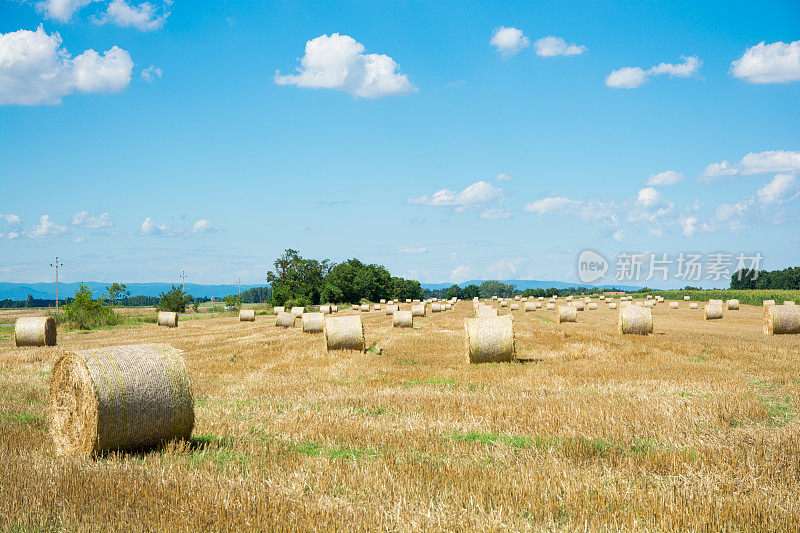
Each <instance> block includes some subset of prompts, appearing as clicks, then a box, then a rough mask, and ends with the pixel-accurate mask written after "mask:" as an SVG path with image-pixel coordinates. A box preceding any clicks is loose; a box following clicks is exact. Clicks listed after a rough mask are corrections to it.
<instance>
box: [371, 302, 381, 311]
mask: <svg viewBox="0 0 800 533" xmlns="http://www.w3.org/2000/svg"><path fill="white" fill-rule="evenodd" d="M372 309H373V311H380V310H381V304H375V305H374V306H373V307H372Z"/></svg>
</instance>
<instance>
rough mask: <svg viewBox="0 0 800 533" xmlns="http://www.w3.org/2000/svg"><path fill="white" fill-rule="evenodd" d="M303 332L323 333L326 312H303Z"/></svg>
mask: <svg viewBox="0 0 800 533" xmlns="http://www.w3.org/2000/svg"><path fill="white" fill-rule="evenodd" d="M302 322H303V333H322V329H323V327H324V326H325V324H324V322H325V313H303V317H302Z"/></svg>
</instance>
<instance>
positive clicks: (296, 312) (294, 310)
mask: <svg viewBox="0 0 800 533" xmlns="http://www.w3.org/2000/svg"><path fill="white" fill-rule="evenodd" d="M290 312H291V313H292V314H293V315H294V316H295V318H300V317H301V316H303V313H305V312H306V308H305V307H299V306H298V307H292V310H291V311H290Z"/></svg>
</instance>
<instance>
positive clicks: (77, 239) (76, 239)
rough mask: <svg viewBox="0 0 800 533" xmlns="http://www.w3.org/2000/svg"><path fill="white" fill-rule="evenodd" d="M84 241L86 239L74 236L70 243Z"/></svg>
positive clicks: (81, 242)
mask: <svg viewBox="0 0 800 533" xmlns="http://www.w3.org/2000/svg"><path fill="white" fill-rule="evenodd" d="M84 242H86V239H84V238H83V237H75V238H74V239H72V244H83V243H84Z"/></svg>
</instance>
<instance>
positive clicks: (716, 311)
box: [703, 303, 722, 320]
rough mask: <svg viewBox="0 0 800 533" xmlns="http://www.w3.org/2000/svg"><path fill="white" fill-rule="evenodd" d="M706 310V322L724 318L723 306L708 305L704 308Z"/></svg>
mask: <svg viewBox="0 0 800 533" xmlns="http://www.w3.org/2000/svg"><path fill="white" fill-rule="evenodd" d="M703 309H704V310H705V316H706V320H715V319H717V318H722V304H710V303H709V304H706V305H705V307H704V308H703Z"/></svg>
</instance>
